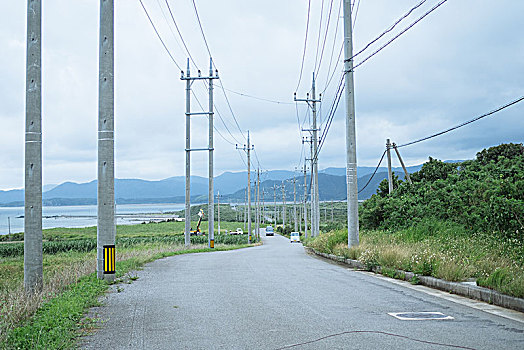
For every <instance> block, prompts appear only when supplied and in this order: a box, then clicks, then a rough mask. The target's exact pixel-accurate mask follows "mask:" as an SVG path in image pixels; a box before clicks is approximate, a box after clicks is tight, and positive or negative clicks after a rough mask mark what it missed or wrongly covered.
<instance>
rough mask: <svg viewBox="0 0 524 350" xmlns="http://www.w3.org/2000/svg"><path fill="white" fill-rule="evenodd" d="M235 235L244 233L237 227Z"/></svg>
mask: <svg viewBox="0 0 524 350" xmlns="http://www.w3.org/2000/svg"><path fill="white" fill-rule="evenodd" d="M236 234H237V235H243V234H244V231H242V229H241V228H240V227H239V228H237V233H236Z"/></svg>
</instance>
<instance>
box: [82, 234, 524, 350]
mask: <svg viewBox="0 0 524 350" xmlns="http://www.w3.org/2000/svg"><path fill="white" fill-rule="evenodd" d="M263 240H264V245H263V246H259V247H254V248H248V249H242V250H236V251H229V252H213V253H202V254H188V255H179V256H174V257H170V258H166V259H162V260H157V261H155V262H153V263H150V264H148V265H147V266H146V267H145V269H144V270H142V271H139V272H138V276H139V279H138V280H137V281H135V282H133V283H132V284H129V285H128V284H122V285H120V286H119V288H121V289H123V290H122V291H121V292H112V293H110V294H108V296H107V299H106V300H105V301H104V306H102V307H100V308H96V309H95V310H94V311H93V312H94V314H96V315H97V317H99V318H100V319H101V320H102V323H101V329H99V330H98V331H97V332H96V333H94V334H93V335H91V336H89V337H85V338H83V340H82V342H81V346H82V347H83V348H85V349H111V350H113V349H520V350H522V349H524V317H523V315H522V314H521V313H517V312H507V313H506V312H505V311H504V310H503V309H498V308H496V307H490V306H489V305H487V304H482V303H472V305H473V306H475V305H479V307H480V308H482V307H483V306H482V305H486V308H487V309H491V310H494V312H498V311H497V310H499V311H500V310H502V311H500V312H502V314H508V315H509V317H513V319H509V318H506V317H501V316H499V315H495V314H493V313H490V312H485V311H482V310H479V309H478V308H476V307H470V306H467V305H464V302H461V301H460V300H461V299H463V298H459V297H451V296H447V295H446V293H431V292H430V293H428V292H423V291H420V290H418V289H414V288H413V287H411V286H410V285H409V284H404V283H400V282H393V281H390V280H389V279H385V278H380V277H375V276H373V275H371V274H369V273H365V272H359V271H354V270H351V269H348V268H346V267H344V266H340V265H336V264H333V263H330V262H327V261H325V260H321V259H319V258H316V257H314V256H311V255H308V254H306V253H305V251H304V248H303V247H302V245H301V244H296V243H294V244H290V242H289V240H288V239H286V238H284V237H281V236H275V237H264V239H263ZM439 294H441V295H439ZM454 298H456V299H457V301H453V300H454ZM465 303H467V302H465ZM404 312H416V313H419V314H418V315H415V316H418V317H428V314H420V313H421V312H440V313H442V314H443V315H444V316H449V317H452V319H447V320H443V319H439V320H428V319H425V320H400V319H397V318H395V317H393V316H392V315H390V313H404ZM404 316H408V315H404ZM444 316H439V317H444ZM519 319H520V321H519Z"/></svg>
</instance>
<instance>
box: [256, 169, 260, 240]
mask: <svg viewBox="0 0 524 350" xmlns="http://www.w3.org/2000/svg"><path fill="white" fill-rule="evenodd" d="M256 201H257V238H258V239H260V169H258V170H257V199H256Z"/></svg>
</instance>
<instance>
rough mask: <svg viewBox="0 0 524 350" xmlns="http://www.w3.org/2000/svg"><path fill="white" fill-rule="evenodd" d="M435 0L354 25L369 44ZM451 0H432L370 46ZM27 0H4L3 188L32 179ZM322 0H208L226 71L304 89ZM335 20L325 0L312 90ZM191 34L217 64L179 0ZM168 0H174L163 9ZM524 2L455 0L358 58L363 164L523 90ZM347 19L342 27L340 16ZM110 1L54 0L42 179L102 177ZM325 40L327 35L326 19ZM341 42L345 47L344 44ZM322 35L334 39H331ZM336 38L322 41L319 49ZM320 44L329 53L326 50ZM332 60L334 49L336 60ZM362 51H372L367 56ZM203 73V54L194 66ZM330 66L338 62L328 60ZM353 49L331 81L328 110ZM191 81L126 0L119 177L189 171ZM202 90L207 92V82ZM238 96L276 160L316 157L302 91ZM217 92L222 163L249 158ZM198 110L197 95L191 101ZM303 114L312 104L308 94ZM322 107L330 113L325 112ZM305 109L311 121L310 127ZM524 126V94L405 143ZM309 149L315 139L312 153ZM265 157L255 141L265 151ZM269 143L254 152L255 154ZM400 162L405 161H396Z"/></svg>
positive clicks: (508, 138)
mask: <svg viewBox="0 0 524 350" xmlns="http://www.w3.org/2000/svg"><path fill="white" fill-rule="evenodd" d="M419 1H420V0H410V1H408V0H401V1H390V0H361V1H360V6H359V10H358V14H357V18H356V23H355V29H354V48H355V52H357V51H358V50H359V49H360V48H362V47H364V46H365V45H366V43H368V42H369V41H370V40H372V39H373V38H375V37H376V36H377V35H379V34H380V33H381V32H383V31H384V30H385V29H387V28H388V27H389V26H390V25H391V24H393V23H394V22H395V21H396V20H397V19H398V18H400V17H401V16H402V15H403V14H404V13H406V12H407V11H408V10H409V9H410V8H411V7H413V6H414V5H415V4H417V3H418V2H419ZM143 2H144V5H145V6H146V8H147V9H148V11H149V12H150V15H151V17H152V19H153V21H154V23H155V25H157V27H158V30H159V32H160V34H161V35H162V38H163V39H164V40H165V42H166V45H167V46H168V47H169V49H170V51H171V52H172V54H173V57H174V58H175V60H176V61H177V63H178V64H179V65H181V66H182V67H183V68H184V69H185V65H186V58H187V54H186V53H185V52H184V50H183V46H182V44H181V42H180V40H179V39H178V42H177V41H176V40H175V37H176V36H175V34H176V29H175V28H174V26H173V25H172V24H171V26H170V25H168V23H170V22H168V21H166V19H165V18H164V15H166V18H167V19H169V20H170V17H168V16H169V13H168V12H167V7H166V5H165V2H164V0H143ZM357 2H358V0H357ZM437 2H438V1H437V0H428V1H426V3H425V4H424V5H423V6H421V7H420V8H419V9H418V10H417V11H415V12H414V13H413V14H412V15H411V16H410V17H409V18H407V19H406V20H404V22H402V23H401V24H400V25H399V26H398V28H397V29H395V30H394V31H393V32H392V34H391V35H388V36H386V37H385V38H384V39H383V40H381V41H380V42H379V43H377V44H378V45H375V46H373V47H372V48H370V49H369V50H368V51H366V52H365V53H363V54H362V56H359V57H360V58H364V57H365V56H366V54H367V53H368V52H369V53H371V52H372V51H373V50H374V49H376V48H378V47H379V46H380V45H381V44H383V43H385V42H386V41H387V40H388V39H390V38H392V37H393V35H395V34H396V33H398V32H399V31H400V30H401V29H403V28H405V27H406V26H407V25H408V24H409V23H411V22H412V21H414V20H415V19H416V18H418V17H419V16H420V15H422V14H423V13H424V12H426V11H427V10H429V9H430V8H431V7H433V6H434V5H435V4H436V3H437ZM26 3H27V2H26V1H7V0H2V10H1V11H0V52H1V54H0V189H3V190H6V189H12V188H21V187H23V178H24V173H23V164H24V127H25V124H24V120H25V40H26V6H27V5H26ZM307 3H308V1H307V0H285V1H282V0H266V1H246V0H221V1H216V0H197V1H196V4H197V6H198V9H199V14H200V18H201V20H202V25H203V28H204V31H205V34H206V38H207V41H208V43H209V47H210V50H211V53H212V54H213V59H214V61H215V64H216V66H217V68H218V69H219V74H220V78H221V80H220V82H217V84H224V87H225V88H227V89H230V90H234V91H237V92H241V93H244V94H248V95H253V96H257V97H261V98H265V99H271V100H277V101H283V102H287V103H290V102H292V101H293V92H295V90H296V87H297V83H298V80H299V73H300V63H301V58H302V50H303V45H304V35H305V27H306V18H307ZM322 3H324V12H323V19H322V33H324V31H325V29H326V20H327V17H328V16H329V10H330V4H331V1H329V0H325V1H322V0H311V4H312V5H311V16H310V19H311V21H310V27H309V36H308V42H307V51H306V60H305V64H304V72H303V75H302V79H301V84H300V86H299V88H298V90H297V95H298V96H299V97H304V96H305V94H306V93H307V92H308V91H309V90H310V88H311V76H312V72H313V70H314V66H315V59H316V56H317V54H316V52H317V42H318V33H319V23H320V14H321V6H322ZM169 4H170V6H171V9H172V10H173V14H174V16H175V19H176V21H177V24H178V26H179V29H180V30H181V32H182V35H183V37H184V39H185V42H186V44H187V46H188V48H189V50H190V52H191V55H192V56H193V58H194V59H195V61H196V63H197V64H198V66H199V68H201V69H202V70H203V73H204V74H207V72H208V67H209V57H208V54H207V50H206V48H205V45H204V41H203V39H202V35H201V33H200V29H199V27H198V22H197V21H196V17H195V14H194V11H193V8H192V2H191V0H169ZM339 4H340V1H339V0H334V1H333V5H332V8H331V20H330V24H329V33H328V36H327V40H326V44H325V48H324V53H323V58H322V64H321V66H320V69H318V81H317V91H322V90H324V89H325V87H326V82H327V76H328V73H329V72H331V71H333V69H334V68H335V64H336V63H337V56H338V52H339V49H340V45H341V44H342V25H343V22H342V19H341V18H340V17H339V16H338V13H339V12H338V11H339ZM160 5H162V7H160ZM162 11H163V12H162ZM523 14H524V2H523V1H515V0H511V1H510V0H507V1H504V0H499V1H495V2H494V1H488V0H448V1H447V2H446V3H445V4H444V5H442V6H441V7H440V8H438V9H437V10H436V11H434V12H433V13H432V14H430V15H429V16H428V17H426V18H425V19H423V20H422V21H421V22H420V23H419V24H417V25H416V26H415V27H413V28H412V29H411V30H410V31H408V32H407V33H406V34H404V35H403V36H401V37H400V38H399V39H397V40H396V41H395V42H394V43H393V44H391V45H390V46H388V47H387V48H385V49H384V50H383V51H382V52H380V53H379V54H377V55H376V56H375V57H373V58H372V59H370V60H369V61H367V62H366V63H365V64H363V65H362V66H361V67H359V68H358V69H356V70H355V89H356V92H355V97H356V120H357V152H358V165H366V166H375V165H376V163H377V161H378V158H379V157H380V155H381V154H382V152H383V150H384V144H385V139H386V138H391V139H392V140H393V141H394V142H396V143H397V144H402V143H405V142H408V141H411V140H413V139H417V138H420V137H423V136H426V135H429V134H432V133H434V132H438V131H440V130H442V129H446V128H448V127H451V126H454V125H456V124H459V123H461V122H463V121H465V120H468V119H471V118H473V117H475V116H478V115H480V114H483V113H485V112H488V111H490V110H492V109H495V108H496V107H498V106H500V105H503V104H505V103H506V102H509V101H511V100H514V99H516V98H517V97H520V96H522V95H524V80H523V77H524V64H523V63H524V36H523V35H522V33H524V20H523V19H524V17H523ZM337 20H338V21H339V23H338V31H339V32H338V34H337V36H336V41H335V29H336V28H337ZM98 23H99V1H96V0H73V1H72V0H45V1H43V40H42V42H43V76H42V78H43V113H42V118H43V156H44V160H43V162H44V163H43V166H44V170H43V181H44V184H57V183H61V182H64V181H75V182H84V181H90V180H93V179H95V178H96V169H97V167H96V159H97V149H96V145H97V118H98V116H97V111H98V107H97V105H98ZM320 42H321V43H322V42H323V34H322V37H321V40H320ZM333 47H334V48H335V49H334V51H335V52H334V54H333V55H332V51H333ZM321 48H322V46H321V47H320V49H321ZM320 51H322V50H320ZM318 57H319V58H320V53H319V55H318ZM330 61H331V64H330ZM356 62H357V63H358V62H359V58H357V59H356ZM191 69H192V73H194V72H195V67H194V66H193V65H192V66H191ZM329 69H330V71H328V70H329ZM340 77H341V65H340V64H339V65H338V66H337V67H336V72H335V75H334V78H333V80H332V81H331V84H330V85H329V86H328V88H327V90H326V91H325V93H324V96H323V100H324V103H323V106H322V113H321V116H320V121H324V120H325V118H326V114H327V111H328V110H329V105H330V104H331V101H332V100H333V96H334V90H335V88H336V85H337V83H338V81H339V80H340ZM184 89H185V83H184V82H182V81H181V80H180V71H179V69H178V68H177V67H176V66H175V64H174V63H173V62H172V61H171V59H170V58H169V56H168V55H167V53H166V52H165V51H164V48H163V47H162V45H161V43H160V41H159V40H158V38H157V37H156V35H155V32H154V31H153V29H152V27H151V24H150V23H149V21H148V19H147V17H146V15H145V13H144V11H143V9H142V7H141V5H140V2H139V1H138V0H116V1H115V148H116V149H115V153H116V176H117V177H118V178H142V179H151V180H153V179H162V178H166V177H170V176H177V175H183V174H184V147H185V127H184V112H185V91H184ZM194 90H195V93H196V95H197V96H198V99H199V100H200V101H201V102H202V104H203V105H204V106H205V105H207V93H206V90H205V87H204V85H203V84H201V83H199V82H195V84H194ZM227 96H228V98H229V101H230V102H231V107H232V109H233V112H234V114H235V116H236V118H237V120H238V123H239V125H240V128H241V129H242V132H243V134H244V135H246V131H247V130H250V133H251V137H252V142H253V143H254V144H255V148H256V151H257V152H256V153H257V156H258V159H259V161H260V164H261V166H262V168H263V169H266V170H267V169H287V170H293V169H294V168H295V167H296V166H298V165H301V164H303V160H301V159H300V157H301V151H302V143H301V137H302V136H306V135H304V134H301V133H300V132H299V126H298V122H297V106H295V104H293V103H291V104H276V103H270V102H265V101H260V100H256V99H252V98H247V97H243V96H239V95H237V94H234V93H232V92H228V93H227ZM215 102H216V106H217V109H218V111H219V112H220V114H221V116H222V118H223V120H224V122H225V124H226V125H227V127H228V129H229V131H230V132H231V133H232V136H231V135H230V134H229V132H228V131H227V130H226V128H225V127H224V125H223V123H222V122H221V121H220V119H219V116H218V115H216V119H215V125H216V127H217V129H218V131H219V132H220V134H221V135H223V137H224V138H225V139H227V141H226V140H224V138H222V136H220V135H219V134H218V133H215V150H216V151H215V174H220V173H222V172H224V171H240V170H244V169H245V165H244V163H243V162H242V159H241V157H240V154H239V152H238V151H236V150H235V145H234V144H235V143H237V142H240V143H245V140H244V138H243V136H242V135H241V133H240V131H239V130H238V128H237V126H236V124H235V122H234V120H233V118H232V115H231V112H230V111H229V107H228V105H227V104H226V102H225V99H224V95H223V94H222V90H221V89H220V88H218V87H217V89H216V90H215ZM192 104H193V107H194V108H195V109H194V111H197V109H198V104H197V103H196V101H195V100H193V101H192ZM344 113H345V103H344V99H342V100H341V103H340V106H339V108H338V110H337V113H336V115H335V119H334V121H333V124H332V126H331V128H330V131H329V134H328V138H327V141H326V143H325V146H324V148H323V149H322V153H321V154H320V159H319V167H320V168H321V169H322V168H326V167H330V166H335V167H344V166H345V162H346V160H345V128H344V123H345V119H344ZM298 116H299V118H300V120H301V121H303V120H304V118H307V117H308V115H307V108H306V106H305V105H304V104H299V105H298ZM320 121H319V122H320ZM308 123H309V122H306V125H305V126H304V127H308V125H307V124H308ZM207 133H208V131H207V120H205V119H204V117H194V119H193V123H192V136H191V137H192V140H193V142H192V146H193V147H205V146H207ZM523 140H524V102H523V103H522V104H518V105H515V106H513V107H510V108H508V109H506V110H504V111H502V112H500V113H498V114H496V115H494V116H491V117H488V118H486V119H483V120H481V121H479V122H476V123H473V124H471V125H469V126H466V127H464V128H462V129H459V130H457V131H454V132H450V133H448V134H446V135H444V136H441V137H437V138H435V139H432V140H429V141H426V142H424V143H420V144H417V145H414V146H411V147H406V148H403V149H401V152H402V155H403V157H404V158H405V161H406V163H407V164H408V165H415V164H420V163H422V162H424V161H425V160H427V158H428V156H432V157H434V158H438V159H443V160H445V159H468V158H473V157H474V156H475V153H476V152H477V151H479V150H482V149H483V148H486V147H490V146H494V145H497V144H500V143H503V142H522V141H523ZM302 157H303V155H302ZM254 158H255V157H254ZM256 163H257V162H256V158H255V160H254V164H256ZM395 164H396V163H395ZM192 167H193V171H192V172H193V174H196V175H203V176H205V175H206V172H207V155H205V154H203V153H202V154H196V153H195V154H193V155H192Z"/></svg>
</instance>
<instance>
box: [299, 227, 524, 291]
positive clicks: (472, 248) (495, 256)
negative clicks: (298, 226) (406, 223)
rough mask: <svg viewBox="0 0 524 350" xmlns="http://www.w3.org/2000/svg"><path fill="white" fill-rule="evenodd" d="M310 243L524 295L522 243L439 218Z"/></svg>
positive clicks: (330, 250)
mask: <svg viewBox="0 0 524 350" xmlns="http://www.w3.org/2000/svg"><path fill="white" fill-rule="evenodd" d="M306 244H307V245H309V246H310V247H312V248H315V249H317V250H319V251H322V252H326V253H330V254H336V255H339V256H344V257H346V258H350V259H357V260H360V261H361V262H362V263H364V264H365V265H366V266H367V267H368V268H369V269H371V268H372V267H374V266H381V267H386V268H392V269H399V270H404V271H412V272H415V273H417V274H421V275H427V276H434V277H437V278H442V279H445V280H448V281H464V280H467V279H471V278H473V279H476V280H477V282H478V284H479V285H482V286H485V287H488V288H492V289H495V290H497V291H500V292H503V293H506V294H509V295H512V296H516V297H521V298H522V297H524V246H523V244H522V241H519V240H516V239H511V238H507V237H501V236H497V235H496V234H479V233H477V234H469V233H468V232H467V230H465V229H464V228H463V227H462V226H460V225H458V224H454V223H443V222H438V221H436V220H429V221H424V222H421V223H420V224H418V225H415V226H412V227H409V228H407V229H403V230H399V231H390V232H389V231H379V230H377V231H368V230H362V231H361V232H360V245H359V246H358V247H355V248H351V249H348V247H347V231H346V230H336V231H332V232H329V233H327V234H323V235H321V236H319V237H317V238H315V239H312V240H308V241H306Z"/></svg>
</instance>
